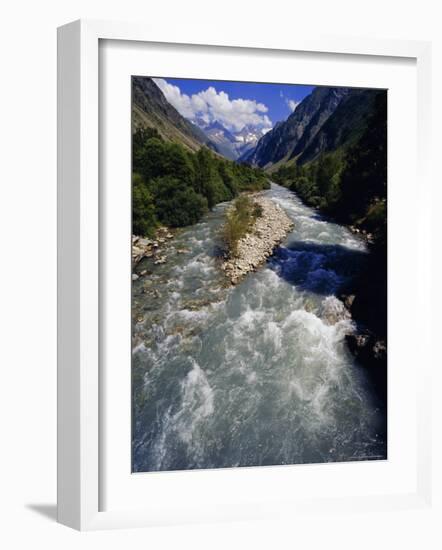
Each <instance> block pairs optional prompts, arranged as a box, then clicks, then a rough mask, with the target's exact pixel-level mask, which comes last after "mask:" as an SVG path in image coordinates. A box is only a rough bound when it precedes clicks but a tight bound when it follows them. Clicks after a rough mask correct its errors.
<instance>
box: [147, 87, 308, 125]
mask: <svg viewBox="0 0 442 550" xmlns="http://www.w3.org/2000/svg"><path fill="white" fill-rule="evenodd" d="M155 82H156V83H157V84H158V86H159V87H160V88H161V90H162V91H163V93H164V95H165V96H166V98H167V99H168V101H169V102H170V103H172V105H174V107H175V108H176V109H177V110H178V111H179V112H180V113H181V114H182V115H183V116H185V117H186V118H189V119H195V118H196V117H198V118H203V119H204V120H205V121H206V122H211V121H213V120H214V119H216V120H218V121H219V122H221V123H222V124H223V125H224V126H225V127H226V128H228V129H229V130H233V131H235V130H236V131H238V130H240V129H241V127H243V126H244V125H245V124H250V125H251V126H255V127H257V128H263V129H265V130H268V129H270V128H271V127H272V126H274V125H275V124H276V122H278V121H280V120H285V119H286V118H287V117H288V116H289V115H290V113H291V112H292V111H293V110H294V108H295V107H296V105H297V104H298V103H299V102H300V101H301V100H302V99H304V97H305V96H307V95H308V94H309V93H310V92H311V91H312V90H313V88H314V87H313V86H306V85H294V84H260V83H249V82H226V81H220V80H193V79H178V78H156V79H155Z"/></svg>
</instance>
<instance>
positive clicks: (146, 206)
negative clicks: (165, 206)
mask: <svg viewBox="0 0 442 550" xmlns="http://www.w3.org/2000/svg"><path fill="white" fill-rule="evenodd" d="M157 225H158V223H157V219H156V216H155V205H154V202H153V196H152V194H151V192H150V191H149V189H148V187H147V185H146V184H145V182H144V180H143V178H142V176H140V174H137V173H135V174H133V176H132V233H133V234H134V235H141V236H143V237H151V236H152V235H153V233H154V231H155V228H156V227H157Z"/></svg>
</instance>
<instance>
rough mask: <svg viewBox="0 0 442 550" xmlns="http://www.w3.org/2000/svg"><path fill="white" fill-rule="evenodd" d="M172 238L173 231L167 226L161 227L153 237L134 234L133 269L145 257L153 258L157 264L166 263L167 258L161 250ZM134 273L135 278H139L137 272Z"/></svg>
mask: <svg viewBox="0 0 442 550" xmlns="http://www.w3.org/2000/svg"><path fill="white" fill-rule="evenodd" d="M172 238H173V233H172V232H171V230H170V229H169V228H167V227H159V228H158V229H157V230H156V231H155V236H154V238H153V239H148V238H147V237H140V236H138V235H132V250H131V253H132V269H133V268H134V267H135V266H136V265H137V264H138V263H139V262H141V260H142V259H143V258H152V259H153V261H154V263H155V264H161V263H165V261H166V258H165V256H164V254H162V252H161V251H162V248H163V247H164V244H165V243H166V242H167V241H168V240H170V239H172ZM134 275H135V277H134ZM134 275H133V276H132V277H133V278H134V279H135V278H138V276H137V275H136V274H134Z"/></svg>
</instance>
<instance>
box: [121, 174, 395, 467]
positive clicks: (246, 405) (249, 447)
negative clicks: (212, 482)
mask: <svg viewBox="0 0 442 550" xmlns="http://www.w3.org/2000/svg"><path fill="white" fill-rule="evenodd" d="M263 195H264V196H266V197H268V198H270V199H272V200H273V201H275V202H276V203H278V204H279V205H280V206H281V207H282V208H283V209H284V210H285V211H286V213H287V214H288V215H289V216H290V217H291V218H292V219H293V222H294V228H293V230H292V231H291V233H290V234H289V235H288V236H287V238H286V239H285V241H284V242H283V243H282V244H281V246H280V247H278V249H277V250H276V251H275V253H274V255H273V256H272V257H271V258H270V259H269V261H268V262H267V263H266V264H265V265H264V266H262V267H261V268H260V269H259V270H258V271H257V272H255V273H250V274H249V275H248V276H247V277H246V279H245V280H244V281H243V282H242V283H241V284H239V285H237V286H235V287H230V286H226V281H225V275H224V273H223V271H222V270H221V269H220V267H219V259H218V258H217V250H216V245H215V243H216V236H217V233H218V231H219V228H220V225H221V224H222V222H223V213H224V210H225V208H226V204H220V205H218V206H216V207H215V209H214V210H213V211H212V212H210V213H209V214H207V215H206V216H205V218H204V219H203V220H202V221H201V222H200V223H198V224H196V225H194V226H191V227H188V228H185V229H184V230H181V231H179V232H178V233H177V235H176V236H175V237H174V239H172V240H171V241H170V242H169V243H168V244H167V248H166V249H165V255H166V256H167V262H166V263H165V264H162V265H154V264H153V262H152V260H150V259H145V260H143V261H142V262H141V263H140V264H139V265H138V266H137V271H138V272H140V271H142V270H143V269H144V270H145V269H147V270H148V275H146V276H144V277H140V278H139V279H138V280H137V281H135V282H134V283H133V287H132V293H133V297H132V300H133V361H132V386H133V442H132V443H133V448H132V457H133V458H132V464H133V471H134V472H145V471H158V470H182V469H193V468H219V467H233V466H254V465H275V464H298V463H317V462H331V461H352V460H364V459H382V458H386V435H385V429H384V425H385V411H384V409H383V407H382V406H381V404H380V403H379V402H378V400H377V397H376V393H375V392H374V389H373V387H372V386H371V383H370V381H369V379H368V378H367V376H366V373H365V371H364V369H363V368H361V367H360V366H359V365H358V364H357V363H356V361H355V359H354V358H353V356H352V355H351V354H350V352H349V351H348V349H347V346H346V343H345V335H346V334H347V333H350V332H352V331H354V330H355V325H354V323H353V321H352V320H351V319H349V318H345V316H343V315H342V305H341V302H340V301H338V300H337V298H336V296H337V295H339V294H340V293H341V292H343V291H345V288H346V286H347V285H348V284H350V283H351V280H352V278H354V277H355V275H356V274H357V273H358V270H360V269H363V268H364V263H365V261H366V258H367V250H366V247H365V244H364V242H363V241H362V240H361V239H360V238H359V237H357V236H355V235H353V234H352V233H351V232H350V231H349V230H348V229H347V228H345V227H343V226H340V225H337V224H335V223H332V222H330V221H327V220H326V219H324V218H322V217H321V216H319V215H318V214H317V212H316V211H315V210H313V209H311V208H309V207H307V206H305V205H304V204H303V203H302V202H301V200H300V199H298V198H297V197H296V195H294V194H293V193H292V192H290V191H288V190H287V189H285V188H283V187H280V186H278V185H275V184H272V186H271V189H269V190H268V191H265V192H263Z"/></svg>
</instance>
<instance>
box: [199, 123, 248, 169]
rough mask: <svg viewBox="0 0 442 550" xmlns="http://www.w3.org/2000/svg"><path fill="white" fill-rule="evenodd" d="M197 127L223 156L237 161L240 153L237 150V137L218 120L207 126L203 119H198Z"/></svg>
mask: <svg viewBox="0 0 442 550" xmlns="http://www.w3.org/2000/svg"><path fill="white" fill-rule="evenodd" d="M195 125H196V127H197V128H199V129H201V130H202V131H203V132H204V133H205V134H206V136H207V137H208V138H209V139H210V140H211V141H212V143H214V144H215V145H216V148H217V149H218V151H219V152H220V153H221V154H222V155H223V156H225V157H226V158H228V159H230V160H236V159H237V158H238V153H237V151H236V148H235V144H236V139H235V136H234V135H233V134H232V133H231V132H229V130H227V128H225V127H224V126H223V125H222V124H220V123H219V122H218V121H217V120H215V121H214V122H211V123H208V124H207V123H206V122H205V121H204V120H202V119H196V120H195Z"/></svg>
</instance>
